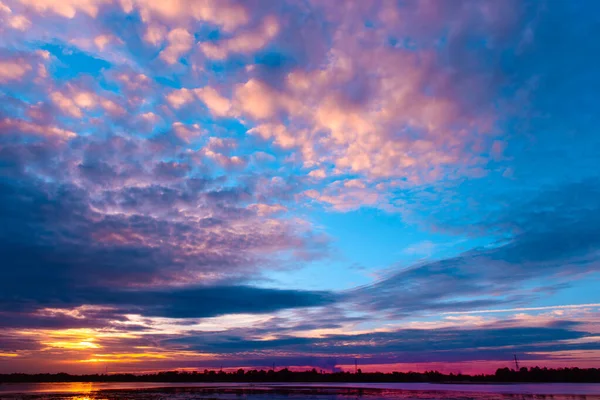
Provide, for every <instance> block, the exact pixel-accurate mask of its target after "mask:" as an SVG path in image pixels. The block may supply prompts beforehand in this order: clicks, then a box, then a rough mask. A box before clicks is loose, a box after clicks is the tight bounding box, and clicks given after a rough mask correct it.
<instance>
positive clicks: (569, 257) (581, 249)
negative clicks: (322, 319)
mask: <svg viewBox="0 0 600 400" xmlns="http://www.w3.org/2000/svg"><path fill="white" fill-rule="evenodd" d="M598 198H600V184H599V183H598V181H596V180H593V181H584V182H579V183H573V184H569V185H565V186H559V187H556V188H553V189H548V190H547V191H546V192H545V193H543V194H540V195H539V196H538V197H537V198H535V199H533V200H528V201H526V202H523V203H522V204H514V205H513V206H512V207H507V209H506V211H505V212H503V213H500V214H499V216H498V217H497V218H495V219H494V218H491V219H490V220H488V218H490V217H489V216H486V217H485V218H486V219H485V220H482V221H481V224H482V225H483V226H485V227H486V229H491V230H492V231H493V232H495V231H497V227H502V228H503V229H502V230H501V232H503V233H504V234H505V235H510V236H508V237H505V238H503V239H502V240H501V241H499V242H497V243H493V244H491V245H490V246H487V247H483V248H475V249H472V250H469V251H467V252H464V253H462V254H459V255H458V256H455V257H450V258H443V259H440V260H436V261H431V262H425V263H421V264H417V265H414V266H412V267H409V268H405V269H401V270H400V271H398V272H396V273H393V274H392V275H391V276H389V277H387V278H385V279H382V280H381V281H379V282H376V283H374V284H372V285H367V286H365V287H362V288H359V289H356V291H354V292H352V294H351V295H349V297H351V298H354V299H356V298H358V299H360V300H358V302H359V303H362V304H363V306H365V307H367V308H369V309H373V310H389V311H390V312H392V313H397V314H399V315H411V314H413V313H416V312H419V313H422V312H436V311H438V312H439V311H461V310H472V309H476V308H482V307H483V308H490V307H496V306H500V305H503V304H508V303H517V304H518V303H522V302H525V301H531V300H532V298H535V297H536V294H535V293H532V292H531V290H530V289H528V288H527V285H526V283H527V282H531V281H533V280H535V279H539V278H540V277H541V276H543V278H544V282H546V283H545V284H546V285H549V286H551V285H552V284H557V283H561V282H567V283H568V282H570V281H571V280H572V279H573V277H575V276H581V275H582V274H585V273H589V272H594V271H598V270H599V268H600V262H599V258H598V256H599V254H598V251H597V247H598V245H600V242H599V240H598V238H600V231H599V229H600V228H599V227H600V221H599V220H598V218H597V215H598V210H597V206H596V205H595V204H597V200H598Z"/></svg>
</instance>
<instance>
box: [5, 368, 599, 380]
mask: <svg viewBox="0 0 600 400" xmlns="http://www.w3.org/2000/svg"><path fill="white" fill-rule="evenodd" d="M28 382H182V383H183V382H290V383H292V382H339V383H342V382H354V383H359V382H365V383H368V382H373V383H375V382H377V383H379V382H432V383H436V382H437V383H440V382H444V383H461V382H462V383H509V382H511V383H513V382H552V383H556V382H563V383H600V368H588V369H583V368H558V369H548V368H539V367H533V368H521V369H520V370H518V371H515V370H511V369H508V368H500V369H498V370H497V371H496V373H495V374H493V375H486V374H481V375H463V374H456V375H455V374H442V373H440V372H437V371H427V372H392V373H381V372H374V373H362V372H361V371H360V370H358V373H349V372H335V373H321V372H319V371H317V370H315V369H313V370H309V371H303V372H293V371H289V370H288V369H281V370H278V371H274V370H269V371H265V370H247V371H245V370H243V369H239V370H237V371H235V372H224V371H209V370H204V372H197V371H194V372H180V371H165V372H158V373H155V374H140V375H136V374H94V375H70V374H66V373H58V374H17V373H15V374H0V383H28Z"/></svg>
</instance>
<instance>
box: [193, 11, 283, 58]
mask: <svg viewBox="0 0 600 400" xmlns="http://www.w3.org/2000/svg"><path fill="white" fill-rule="evenodd" d="M279 30H280V26H279V22H278V21H277V18H275V17H274V16H268V17H266V18H265V19H264V20H263V21H262V23H261V24H260V26H259V27H258V28H255V29H254V30H248V31H245V32H238V33H236V34H235V36H233V37H232V38H229V39H225V40H222V41H219V42H217V43H211V42H204V43H201V44H200V50H201V51H202V52H203V53H204V55H206V56H207V57H208V58H214V59H219V60H220V59H224V58H227V56H228V55H229V54H230V53H242V54H248V53H252V52H255V51H257V50H260V49H262V48H263V47H265V46H266V45H267V44H268V43H269V42H270V41H271V40H272V39H273V38H274V37H275V36H276V35H277V34H278V33H279Z"/></svg>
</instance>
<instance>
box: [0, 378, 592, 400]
mask: <svg viewBox="0 0 600 400" xmlns="http://www.w3.org/2000/svg"><path fill="white" fill-rule="evenodd" d="M0 399H5V400H16V399H24V400H59V399H61V400H121V399H128V400H138V399H140V400H141V399H174V400H193V399H205V400H209V399H211V400H240V399H244V400H281V399H285V400H356V399H361V400H393V399H407V400H408V399H419V400H438V399H450V400H453V399H456V400H459V399H460V400H470V399H473V400H483V399H486V400H517V399H522V400H531V399H535V400H541V399H544V400H591V399H600V385H599V384H519V385H481V384H479V385H465V384H456V385H455V384H452V385H442V384H423V383H412V384H411V383H408V384H407V383H398V384H329V385H328V384H247V383H232V384H222V383H220V384H206V383H201V384H183V385H182V384H169V383H139V382H137V383H50V384H0Z"/></svg>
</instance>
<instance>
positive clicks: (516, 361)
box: [513, 354, 519, 371]
mask: <svg viewBox="0 0 600 400" xmlns="http://www.w3.org/2000/svg"><path fill="white" fill-rule="evenodd" d="M513 356H514V358H515V367H516V368H517V371H518V370H519V360H518V359H517V355H516V354H513Z"/></svg>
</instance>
